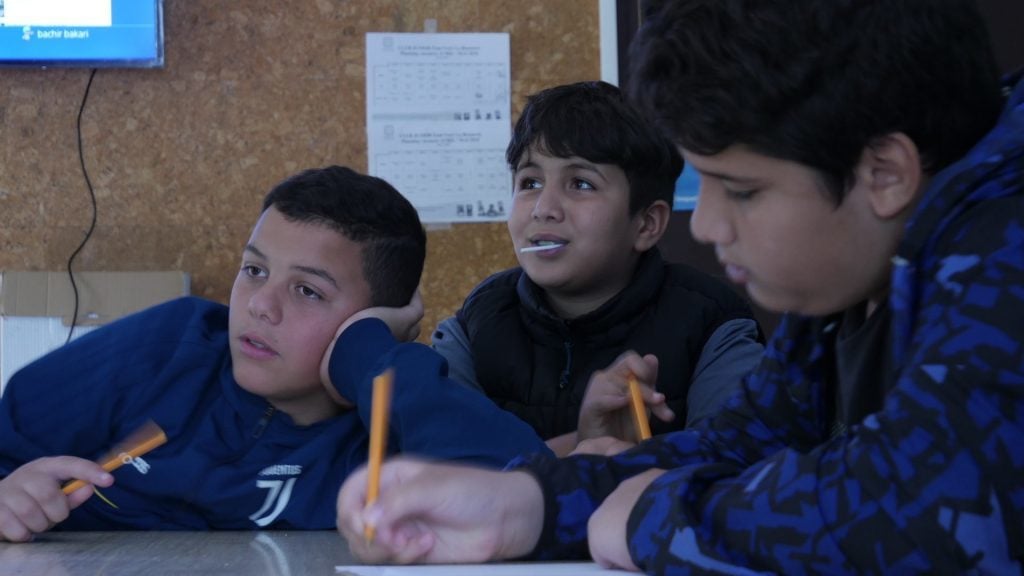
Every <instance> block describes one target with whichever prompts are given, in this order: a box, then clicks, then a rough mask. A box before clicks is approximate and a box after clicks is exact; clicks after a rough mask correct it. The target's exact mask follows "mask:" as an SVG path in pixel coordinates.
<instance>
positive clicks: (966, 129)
mask: <svg viewBox="0 0 1024 576" xmlns="http://www.w3.org/2000/svg"><path fill="white" fill-rule="evenodd" d="M630 62H631V65H632V66H633V72H632V75H631V77H630V82H629V89H628V91H629V95H630V97H631V99H632V100H633V101H634V102H636V103H637V105H638V107H639V108H641V109H642V110H644V111H645V112H646V113H648V114H649V115H650V116H651V118H652V119H653V121H654V122H656V123H657V125H658V126H661V127H662V128H664V129H666V130H667V131H668V132H669V133H670V136H671V138H672V139H673V140H674V141H675V142H676V143H678V144H679V145H680V146H682V147H683V148H684V149H686V150H689V151H693V152H695V153H698V154H715V153H718V152H720V151H722V150H723V149H725V148H727V147H729V146H731V145H733V144H745V145H747V146H749V147H750V148H752V149H753V150H754V151H756V152H758V153H761V154H765V155H768V156H772V157H776V158H781V159H785V160H791V161H795V162H798V163H800V164H804V165H806V166H809V167H811V168H814V169H817V170H818V171H819V172H820V174H821V175H822V176H823V177H824V180H825V183H826V186H827V188H828V190H829V192H830V193H831V194H832V195H833V196H834V199H835V201H836V203H837V204H839V203H841V202H842V200H843V197H844V196H845V194H846V192H847V191H848V189H849V187H850V185H851V184H852V182H853V169H854V167H855V166H856V164H857V162H858V161H859V160H860V156H861V153H862V152H863V150H864V149H865V147H867V146H869V145H870V144H872V142H873V141H874V140H875V139H877V138H879V137H882V136H885V135H886V134H891V133H894V132H902V133H904V134H906V135H907V136H908V137H909V138H910V139H911V140H913V141H914V143H915V145H916V146H917V147H918V150H919V151H920V154H921V158H922V163H923V166H924V169H925V171H926V172H928V173H935V172H937V171H939V170H940V169H942V168H944V167H946V166H947V165H949V164H951V163H952V162H954V161H956V160H957V159H959V158H960V157H961V156H963V155H964V154H965V153H966V152H967V150H969V149H970V147H971V146H972V145H973V144H974V143H975V142H977V141H978V140H979V139H980V138H981V136H982V135H984V134H985V133H986V132H987V131H988V130H989V129H991V128H992V126H993V125H994V124H995V122H996V120H997V118H998V115H999V112H1000V108H1001V106H1002V101H1001V98H1000V91H999V72H998V69H997V66H996V62H995V58H994V56H993V54H992V50H991V47H990V45H989V38H988V33H987V31H986V29H985V24H984V22H983V21H982V18H981V16H980V14H979V13H978V10H977V6H976V0H665V1H662V2H660V3H658V5H655V6H652V7H651V9H650V10H649V13H648V18H647V20H646V21H645V22H644V25H643V26H642V27H641V29H640V31H639V33H638V35H637V37H636V38H635V39H634V41H633V44H632V46H631V47H630Z"/></svg>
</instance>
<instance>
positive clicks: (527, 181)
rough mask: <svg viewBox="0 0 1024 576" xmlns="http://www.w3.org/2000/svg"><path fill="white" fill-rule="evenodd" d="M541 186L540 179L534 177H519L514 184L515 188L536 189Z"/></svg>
mask: <svg viewBox="0 0 1024 576" xmlns="http://www.w3.org/2000/svg"><path fill="white" fill-rule="evenodd" d="M540 187H541V183H540V180H537V179H536V178H520V179H519V182H518V183H517V184H516V190H536V189H539V188H540Z"/></svg>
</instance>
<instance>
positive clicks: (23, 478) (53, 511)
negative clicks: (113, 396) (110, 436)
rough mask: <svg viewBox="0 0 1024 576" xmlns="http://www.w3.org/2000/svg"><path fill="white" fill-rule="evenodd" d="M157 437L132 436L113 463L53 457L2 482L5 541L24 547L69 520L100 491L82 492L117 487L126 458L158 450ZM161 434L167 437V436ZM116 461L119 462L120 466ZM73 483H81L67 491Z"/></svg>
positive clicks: (1, 535)
mask: <svg viewBox="0 0 1024 576" xmlns="http://www.w3.org/2000/svg"><path fill="white" fill-rule="evenodd" d="M152 426H153V427H155V424H153V425H152ZM156 429H157V430H159V428H158V427H157V428H156ZM151 431H152V428H150V427H149V426H144V427H143V428H142V429H141V430H140V431H139V432H138V433H137V434H132V435H130V436H129V437H128V438H127V439H126V441H127V443H123V442H122V443H119V444H118V445H117V446H115V448H114V450H112V451H111V457H110V458H104V459H101V462H92V461H90V460H86V459H84V458H78V457H77V456H52V457H45V458H39V459H36V460H33V461H31V462H28V463H26V464H23V465H21V466H20V467H18V468H17V469H15V470H14V472H12V473H11V474H10V475H9V476H7V477H6V478H4V479H3V480H0V541H8V542H24V541H27V540H30V539H31V538H32V537H33V536H34V535H35V534H39V533H41V532H45V531H47V530H49V529H50V528H52V527H53V526H54V525H56V524H57V523H59V522H62V521H64V520H65V519H67V517H68V515H69V514H70V513H71V511H72V510H74V509H75V508H77V507H78V506H80V505H81V504H82V503H83V502H85V501H86V500H88V499H89V498H91V497H92V496H93V494H94V490H82V489H81V488H83V487H85V486H87V485H92V486H94V487H100V488H105V487H107V486H110V485H111V484H113V483H114V477H113V476H112V475H111V474H110V472H109V471H110V470H113V469H114V468H116V467H117V466H119V465H121V464H122V463H123V462H124V460H125V458H124V457H123V456H122V454H131V455H134V456H132V457H137V456H139V455H141V454H142V453H143V452H144V451H146V450H150V449H152V448H153V447H154V444H153V436H152V435H151V434H150V432H151ZM159 434H160V435H163V431H159ZM113 456H116V457H117V458H116V462H115V461H114V458H113ZM69 478H71V479H76V480H72V482H71V483H68V484H66V485H65V486H63V487H62V486H61V484H62V483H63V482H64V481H65V480H67V479H69ZM15 511H17V512H15Z"/></svg>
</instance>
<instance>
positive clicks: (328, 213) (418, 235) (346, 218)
mask: <svg viewBox="0 0 1024 576" xmlns="http://www.w3.org/2000/svg"><path fill="white" fill-rule="evenodd" d="M271 206H273V207H274V208H276V209H277V210H278V211H279V212H281V214H283V215H284V216H285V218H286V219H287V220H289V221H292V222H305V223H311V224H320V225H324V226H327V227H329V228H332V229H334V230H337V231H338V232H341V233H342V234H344V235H345V237H346V238H348V239H349V240H351V241H353V242H355V243H357V244H360V245H361V247H362V259H363V276H364V277H365V278H366V283H367V284H369V286H370V292H371V298H372V299H373V302H372V305H373V306H403V305H405V304H407V303H408V302H409V300H410V299H411V298H412V295H413V293H414V292H415V291H416V287H417V286H419V283H420V275H421V274H422V273H423V261H424V259H425V258H426V251H427V237H426V233H425V232H424V231H423V226H422V225H421V224H420V219H419V215H418V214H417V213H416V209H415V208H413V206H412V204H410V203H409V201H408V200H406V198H405V197H404V196H402V195H401V194H400V193H399V192H398V190H395V188H394V187H393V186H391V185H390V184H388V183H387V182H385V181H384V180H381V179H380V178H375V177H373V176H367V175H365V174H360V173H358V172H356V171H354V170H351V169H349V168H345V167H342V166H328V167H326V168H318V169H311V170H305V171H303V172H299V173H298V174H296V175H294V176H291V177H290V178H287V179H286V180H284V181H283V182H281V183H280V184H278V185H277V186H275V187H274V189H273V190H271V191H270V192H269V193H268V194H267V196H266V198H264V200H263V211H266V210H267V209H268V208H270V207H271Z"/></svg>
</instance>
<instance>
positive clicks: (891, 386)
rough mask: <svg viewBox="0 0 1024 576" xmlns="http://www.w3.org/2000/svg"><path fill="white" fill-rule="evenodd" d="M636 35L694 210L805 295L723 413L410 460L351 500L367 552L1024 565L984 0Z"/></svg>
mask: <svg viewBox="0 0 1024 576" xmlns="http://www.w3.org/2000/svg"><path fill="white" fill-rule="evenodd" d="M632 59H633V64H634V66H635V70H634V72H633V75H632V78H631V83H632V87H631V94H632V96H633V98H634V99H636V100H637V101H638V103H639V104H640V105H641V106H642V107H643V108H644V109H646V110H647V111H649V112H650V113H651V114H652V115H653V117H654V118H655V119H656V121H657V122H658V123H659V125H660V126H662V127H663V128H664V129H665V130H667V131H668V132H669V134H670V135H671V137H672V139H673V140H674V141H675V142H676V144H677V145H678V146H679V148H680V150H681V152H682V154H683V156H684V158H685V160H686V161H687V162H688V163H690V164H691V165H693V166H694V167H695V168H696V169H697V170H698V171H699V172H700V173H701V191H700V203H699V205H698V207H697V209H696V211H695V212H694V214H693V219H692V224H691V225H692V231H693V233H694V235H695V236H696V237H697V238H698V239H700V240H702V241H705V242H709V243H713V244H714V245H715V248H716V251H717V254H718V257H719V258H720V259H721V260H722V262H723V264H724V265H725V267H726V270H727V272H728V274H729V276H730V277H731V278H732V279H733V280H734V281H736V282H739V283H742V284H744V285H745V286H746V288H747V290H748V292H749V293H750V295H751V296H752V297H753V298H754V299H755V300H757V301H758V302H760V303H761V304H762V305H763V306H765V307H766V308H770V309H773V310H778V311H783V312H787V315H786V316H785V317H784V319H783V321H782V322H781V324H780V326H779V328H778V330H777V332H776V334H775V335H774V337H773V339H772V341H771V343H770V344H769V346H768V349H767V350H766V352H765V356H764V359H763V361H762V364H761V365H760V367H759V368H758V369H756V370H755V371H754V372H753V373H752V374H751V375H750V376H749V377H748V378H747V379H746V380H745V381H744V384H743V389H742V391H741V392H739V393H737V394H736V395H735V396H733V398H732V399H731V400H730V401H729V402H728V403H727V405H726V406H725V408H724V409H723V410H722V411H721V412H719V413H718V414H717V415H716V416H714V417H712V418H711V419H710V421H708V422H706V424H705V425H704V426H702V427H699V428H697V429H694V430H687V431H682V432H677V433H673V434H669V435H665V436H663V437H658V438H655V439H653V440H651V441H649V442H646V443H643V444H641V445H639V446H638V447H636V448H635V449H633V450H630V451H627V452H624V453H622V454H620V455H617V456H615V457H611V458H604V457H598V456H576V457H572V458H567V459H562V460H558V459H555V458H552V457H549V456H533V457H525V458H522V459H521V460H519V461H518V462H516V463H514V465H513V467H514V468H515V470H514V471H511V472H493V471H491V472H488V471H482V470H476V469H471V468H455V467H451V466H444V465H437V464H427V463H424V462H420V461H410V460H396V461H393V462H391V463H389V465H388V466H387V467H386V468H385V472H384V477H385V478H386V479H387V482H386V483H385V485H384V487H383V488H382V493H381V497H380V500H379V503H378V505H375V506H373V507H370V508H369V509H367V510H365V511H364V512H362V513H358V512H355V513H353V512H346V513H345V514H343V515H342V516H341V517H340V518H339V528H340V529H341V531H342V533H343V534H345V535H347V536H348V537H349V542H350V545H351V546H352V548H353V550H354V551H355V552H356V553H357V554H359V555H360V556H362V557H364V558H366V559H368V560H384V559H389V560H393V561H398V562H438V561H456V560H458V561H476V560H485V559H503V558H513V557H522V556H527V555H529V556H532V557H533V558H541V559H553V558H582V557H586V556H587V553H588V549H589V553H590V555H591V556H592V557H593V558H594V559H595V560H597V561H598V562H599V563H601V564H603V565H606V566H618V567H623V568H627V569H633V570H636V569H641V570H643V571H645V572H648V573H651V574H690V573H707V572H716V573H737V574H739V573H742V574H750V573H754V572H755V571H771V572H778V573H783V574H804V573H852V574H889V573H898V574H905V573H999V574H1008V573H1021V567H1022V564H1021V561H1022V556H1024V442H1022V441H1021V438H1022V437H1024V344H1022V343H1024V83H1022V82H1020V79H1019V76H1018V78H1016V79H1007V81H1005V82H1004V85H1003V87H1002V89H1001V86H1000V82H999V78H998V73H997V71H996V67H995V63H994V59H993V57H992V54H991V50H990V47H989V44H988V38H987V35H986V32H985V28H984V25H983V23H982V21H981V18H980V16H979V15H978V13H977V7H976V6H975V2H974V1H973V0H864V1H853V0H679V1H676V2H665V3H663V7H662V8H661V9H660V11H659V12H657V13H655V14H652V15H651V16H650V18H649V19H648V20H647V22H646V23H645V24H644V26H643V28H642V29H641V31H640V34H639V36H638V37H637V40H636V41H635V43H634V46H633V47H632ZM364 485H365V478H363V476H362V474H359V475H357V476H356V477H354V478H352V479H351V480H350V482H349V483H348V484H347V485H346V486H344V487H343V488H342V492H341V496H340V499H339V506H340V508H339V509H340V510H342V509H344V510H348V511H353V510H359V509H360V508H361V506H359V505H357V503H359V502H361V500H362V498H363V490H364V489H363V488H362V486H364ZM456 495H457V496H456ZM485 504H486V505H485ZM346 507H347V508H346ZM366 521H372V522H375V523H376V524H377V525H378V529H377V534H378V536H377V539H376V540H375V541H374V542H373V544H372V545H368V544H366V543H365V542H364V541H362V540H361V539H358V538H355V537H354V536H353V535H354V534H356V533H358V531H359V530H361V529H362V528H361V527H362V525H363V523H364V522H366Z"/></svg>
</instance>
